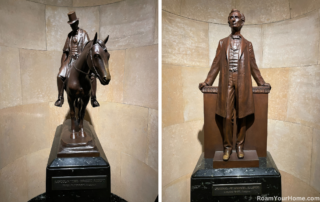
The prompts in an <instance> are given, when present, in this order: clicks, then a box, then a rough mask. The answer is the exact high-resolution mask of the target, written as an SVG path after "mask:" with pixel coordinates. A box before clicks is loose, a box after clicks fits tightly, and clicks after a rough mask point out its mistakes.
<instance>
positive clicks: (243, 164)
mask: <svg viewBox="0 0 320 202" xmlns="http://www.w3.org/2000/svg"><path fill="white" fill-rule="evenodd" d="M243 152H244V158H243V159H239V158H238V156H237V153H236V151H235V150H233V151H232V154H231V156H230V159H229V160H228V161H224V160H223V159H222V157H223V151H216V152H215V154H214V157H213V168H252V167H259V158H258V154H257V152H256V151H255V150H244V151H243Z"/></svg>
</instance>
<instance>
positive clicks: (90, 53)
mask: <svg viewBox="0 0 320 202" xmlns="http://www.w3.org/2000/svg"><path fill="white" fill-rule="evenodd" d="M92 47H93V44H91V47H90V51H89V53H88V54H87V57H86V58H87V60H88V55H90V59H91V64H92V68H93V70H94V71H95V73H96V76H97V77H98V78H100V75H99V74H98V71H97V69H96V67H95V66H94V63H93V58H92ZM73 67H74V68H75V69H76V70H77V71H79V72H81V73H83V74H85V75H89V73H86V72H84V71H82V70H80V69H78V68H76V66H74V64H73Z"/></svg>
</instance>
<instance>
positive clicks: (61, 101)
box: [54, 97, 64, 107]
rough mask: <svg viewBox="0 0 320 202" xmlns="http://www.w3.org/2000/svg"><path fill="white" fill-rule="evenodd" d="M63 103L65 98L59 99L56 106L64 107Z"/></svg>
mask: <svg viewBox="0 0 320 202" xmlns="http://www.w3.org/2000/svg"><path fill="white" fill-rule="evenodd" d="M63 101H64V99H63V97H60V98H58V100H57V101H56V102H55V103H54V105H55V106H56V107H62V105H63Z"/></svg>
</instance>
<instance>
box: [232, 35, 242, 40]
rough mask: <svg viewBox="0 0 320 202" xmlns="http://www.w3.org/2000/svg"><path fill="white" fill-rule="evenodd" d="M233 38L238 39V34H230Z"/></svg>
mask: <svg viewBox="0 0 320 202" xmlns="http://www.w3.org/2000/svg"><path fill="white" fill-rule="evenodd" d="M232 38H233V39H240V38H241V37H240V36H239V35H232Z"/></svg>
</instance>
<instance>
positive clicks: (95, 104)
mask: <svg viewBox="0 0 320 202" xmlns="http://www.w3.org/2000/svg"><path fill="white" fill-rule="evenodd" d="M91 87H92V89H91V105H92V107H99V106H100V104H99V102H98V101H97V97H96V92H97V79H96V77H95V76H91Z"/></svg>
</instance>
